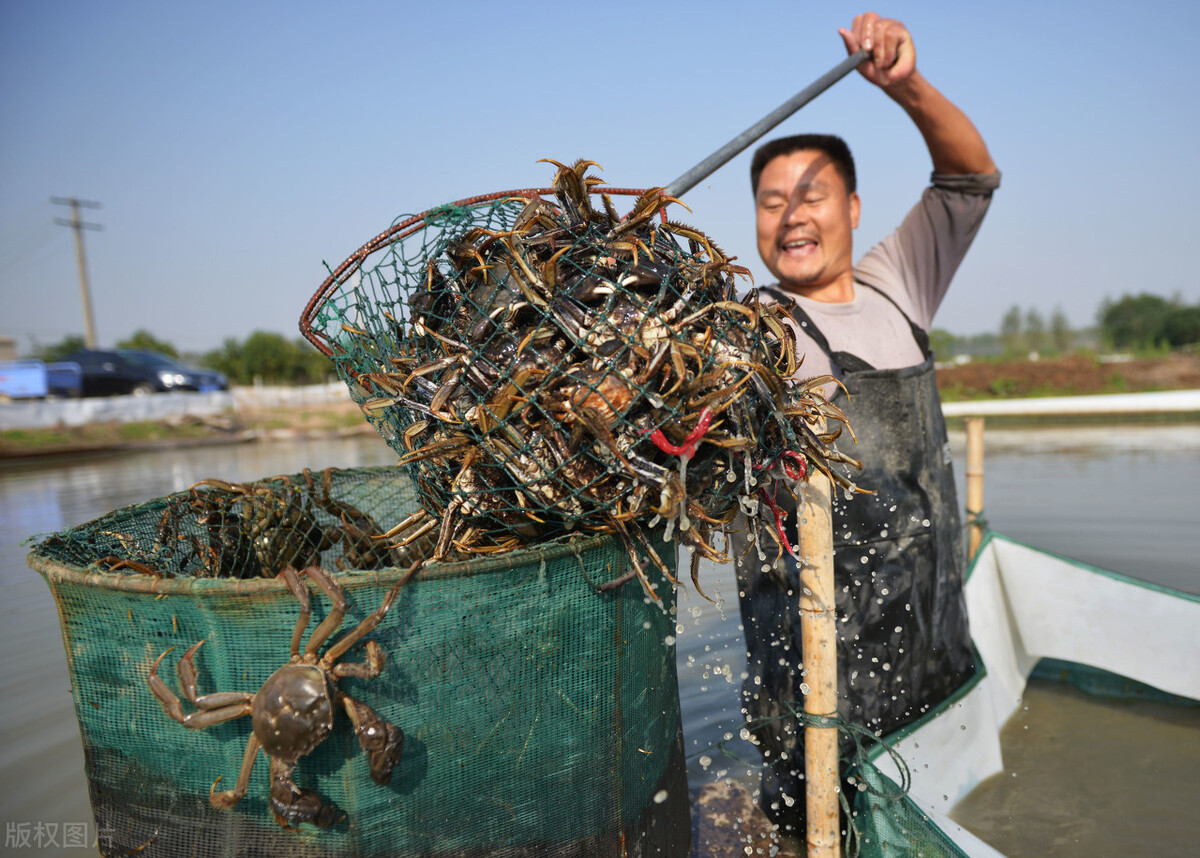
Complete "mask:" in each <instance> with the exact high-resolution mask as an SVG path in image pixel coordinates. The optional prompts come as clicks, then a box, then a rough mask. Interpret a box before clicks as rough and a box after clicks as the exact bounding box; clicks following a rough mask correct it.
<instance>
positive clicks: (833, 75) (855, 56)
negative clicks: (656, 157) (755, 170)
mask: <svg viewBox="0 0 1200 858" xmlns="http://www.w3.org/2000/svg"><path fill="white" fill-rule="evenodd" d="M869 56H870V53H868V52H867V51H866V50H863V49H861V48H860V49H859V50H857V51H855V52H854V53H852V54H851V55H850V56H848V57H846V58H845V59H844V60H842V61H841V62H840V63H838V64H837V65H836V66H834V67H833V68H831V69H830V70H829V71H827V72H825V74H823V75H821V76H820V77H819V78H817V79H816V80H814V81H813V82H812V83H810V84H809V85H808V86H806V87H805V88H804V89H802V90H800V91H799V92H798V93H796V94H795V95H793V96H792V97H791V98H789V99H788V100H787V101H785V102H784V103H783V104H781V105H779V106H778V107H776V108H775V109H774V110H772V111H771V112H770V113H768V114H767V115H766V116H764V117H763V118H762V119H760V120H758V122H755V123H754V124H753V125H751V126H750V127H749V128H747V129H746V130H745V131H743V132H742V133H741V134H739V135H738V136H737V137H734V138H733V139H732V140H730V141H729V142H728V143H726V144H725V145H724V146H722V147H721V148H720V149H718V150H717V151H716V152H713V153H712V154H711V155H709V156H708V157H707V158H705V159H704V160H703V161H701V162H700V163H699V164H697V165H696V166H695V167H692V169H690V170H688V171H687V172H686V173H684V174H683V175H682V176H680V177H679V178H678V179H676V180H675V181H673V182H671V184H669V185H667V189H666V194H667V196H669V197H681V196H683V195H684V194H685V193H687V192H688V191H690V190H691V189H692V188H694V187H696V185H698V184H700V183H701V182H703V181H704V180H705V179H707V178H708V177H709V176H711V175H712V174H713V173H715V172H716V171H717V170H719V169H720V168H721V167H723V166H724V165H725V164H726V162H728V161H729V160H730V159H732V158H733V157H734V156H735V155H737V154H738V153H739V152H741V151H742V150H743V149H745V148H746V147H747V146H749V145H750V144H751V143H753V142H754V141H755V140H757V139H758V138H759V137H762V136H763V135H764V134H766V133H767V132H768V131H770V130H771V129H772V128H774V127H775V126H776V125H778V124H779V123H780V122H783V120H785V119H787V118H788V117H789V116H791V115H792V114H793V113H795V112H796V111H797V110H799V109H800V108H801V107H803V106H804V105H806V104H808V103H809V102H810V101H812V100H813V99H814V98H816V97H817V96H818V95H820V94H821V93H823V92H824V91H825V90H827V89H829V87H831V86H833V85H834V84H835V83H837V82H838V81H839V80H841V79H842V78H844V77H845V76H846V75H848V74H850V72H852V71H854V69H856V68H858V67H859V65H860V64H861V63H862V61H863V60H865V59H866V58H867V57H869Z"/></svg>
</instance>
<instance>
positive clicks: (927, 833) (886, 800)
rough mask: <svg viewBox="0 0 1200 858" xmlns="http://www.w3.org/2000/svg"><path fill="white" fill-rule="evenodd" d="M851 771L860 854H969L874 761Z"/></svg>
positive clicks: (943, 857) (927, 857) (881, 857)
mask: <svg viewBox="0 0 1200 858" xmlns="http://www.w3.org/2000/svg"><path fill="white" fill-rule="evenodd" d="M851 771H852V776H853V777H854V778H855V780H856V781H857V782H858V783H859V784H860V787H859V789H858V790H857V791H856V793H855V796H854V799H853V808H854V815H853V826H854V830H855V835H856V840H855V842H854V843H853V844H851V845H852V846H854V847H856V849H857V854H858V856H859V858H968V856H967V853H965V852H963V850H962V849H960V848H959V847H958V845H957V844H955V842H954V841H953V840H951V839H950V838H949V837H948V836H947V835H946V833H945V832H944V831H942V829H941V828H939V827H938V826H937V824H936V823H934V822H933V820H931V819H930V818H929V815H928V814H926V813H925V812H924V811H923V810H921V808H919V807H918V806H917V805H916V804H914V803H913V801H912V800H911V799H909V798H908V797H907V796H906V795H905V793H904V790H903V789H901V788H900V787H899V786H897V785H896V783H895V782H894V781H892V780H891V779H890V778H889V777H888V776H887V775H885V774H883V773H882V772H880V771H879V770H878V769H877V768H875V767H874V766H872V765H870V764H866V765H863V766H861V767H856V768H854V769H852V770H851Z"/></svg>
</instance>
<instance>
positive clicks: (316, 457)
mask: <svg viewBox="0 0 1200 858" xmlns="http://www.w3.org/2000/svg"><path fill="white" fill-rule="evenodd" d="M952 442H953V443H954V444H955V445H956V446H955V456H956V459H957V461H958V463H960V464H959V467H958V470H959V472H960V473H959V478H960V479H961V470H962V468H961V462H962V460H963V452H962V438H961V436H952ZM988 444H989V446H988V457H987V462H986V470H987V477H986V498H985V515H986V518H987V519H988V521H989V522H990V524H991V526H992V527H994V528H995V529H996V530H998V531H1000V532H1002V533H1005V534H1007V535H1009V536H1012V537H1015V538H1017V539H1020V540H1023V541H1025V542H1028V543H1030V544H1033V545H1036V546H1039V547H1042V548H1046V549H1049V550H1051V551H1055V552H1058V553H1061V554H1064V555H1067V556H1071V557H1076V558H1079V559H1081V560H1084V561H1086V562H1089V563H1093V564H1095V565H1097V566H1101V567H1103V568H1107V569H1111V570H1113V571H1117V572H1123V573H1126V574H1129V575H1132V576H1134V577H1140V578H1144V579H1146V580H1151V581H1154V582H1155V583H1159V584H1165V585H1167V586H1171V587H1175V588H1178V589H1182V590H1187V591H1190V592H1200V571H1198V569H1200V565H1198V564H1197V563H1196V559H1195V558H1196V557H1197V556H1200V532H1198V531H1197V529H1196V527H1195V522H1197V521H1200V427H1195V426H1167V427H1125V428H1123V429H1121V430H1120V431H1119V432H1114V431H1112V430H1108V429H1105V428H1104V427H1085V429H1081V430H1043V429H1032V430H1005V431H990V430H989V433H988ZM394 461H395V455H394V454H393V453H392V452H391V450H390V449H388V448H387V446H386V445H384V444H383V442H382V441H380V440H378V439H375V438H373V437H363V438H352V439H344V440H337V441H296V442H278V443H272V444H249V445H237V446H230V447H200V448H190V449H185V450H178V451H156V452H145V453H136V454H129V453H122V454H119V455H106V456H91V457H85V458H76V459H71V460H64V461H55V462H50V463H48V462H40V463H26V464H23V465H21V466H19V467H12V468H5V469H4V470H3V471H0V551H2V552H3V553H2V554H0V574H2V576H3V578H2V580H3V586H4V591H5V599H4V600H3V601H2V602H0V636H2V638H0V760H3V771H4V772H5V778H4V787H3V790H4V809H5V810H4V817H5V822H6V828H7V830H8V832H10V833H11V832H16V833H17V836H18V837H20V836H23V835H22V832H23V833H25V834H28V838H27V840H26V841H25V842H28V843H29V845H30V846H31V847H33V846H35V845H38V844H37V843H36V837H37V836H38V832H39V831H40V836H41V837H42V838H43V839H42V841H41V843H40V847H41V849H40V851H39V852H38V854H39V855H47V856H54V855H64V856H71V855H78V854H82V853H80V852H79V851H78V849H76V848H70V847H64V846H62V842H63V834H64V833H65V831H66V829H65V828H64V826H68V825H74V826H78V825H80V824H82V825H85V826H86V828H87V832H88V845H89V846H90V845H91V844H92V843H93V842H94V841H95V839H96V835H97V831H96V829H95V823H94V822H93V820H92V815H91V809H90V806H89V803H88V799H87V789H86V784H85V782H84V777H83V753H82V749H81V747H80V741H79V733H78V729H77V727H76V723H75V715H74V710H73V703H72V701H71V696H70V687H69V683H68V679H67V673H66V664H65V658H64V654H63V648H62V638H61V636H60V633H59V628H58V618H57V615H56V612H55V608H54V603H53V600H52V599H51V597H50V593H49V590H48V589H47V587H46V585H45V583H44V582H43V581H42V580H41V578H40V576H38V575H37V574H36V573H34V572H32V571H31V570H30V569H29V568H28V567H27V566H26V565H25V555H26V553H27V552H28V548H27V547H24V546H22V545H21V544H20V543H21V541H22V540H23V539H25V538H26V537H28V536H30V535H32V534H37V533H46V532H50V531H54V530H58V529H62V528H65V527H70V526H73V525H76V524H79V523H81V522H83V521H86V520H89V519H91V518H95V517H97V516H99V515H102V514H104V513H107V512H109V511H111V510H113V509H116V508H118V507H122V506H126V505H129V504H133V503H140V502H143V501H145V500H148V499H150V498H153V497H157V496H160V495H163V494H167V493H169V492H173V491H178V490H182V489H185V488H187V487H188V486H189V485H191V484H192V483H194V482H196V481H197V480H200V479H203V478H205V477H220V478H222V479H228V480H234V481H243V480H252V479H258V478H261V477H266V476H271V475H274V474H280V473H292V472H296V471H298V470H300V469H301V468H303V467H309V468H314V469H320V468H325V467H329V466H335V467H355V466H367V465H385V464H390V463H392V462H394ZM961 494H962V486H961V483H960V497H961ZM682 563H683V564H686V559H684V560H683V561H682ZM701 584H702V585H703V586H704V589H705V592H707V593H708V594H709V595H710V596H712V597H713V598H714V599H716V600H717V601H716V604H713V603H709V602H707V601H705V600H704V599H703V598H701V597H700V596H699V595H698V594H696V593H695V592H694V591H691V590H688V591H687V592H685V593H683V594H681V596H680V599H679V609H678V610H679V614H678V617H677V641H678V661H679V673H680V695H681V700H682V708H683V719H684V732H685V736H686V741H687V753H688V756H689V759H688V775H689V780H690V781H691V783H692V784H693V785H696V784H699V783H703V782H705V781H711V780H715V779H719V778H725V777H730V778H734V779H736V780H739V781H742V782H744V783H747V784H749V783H752V782H753V779H754V772H755V768H754V767H755V765H756V763H757V754H756V752H755V751H754V750H753V748H751V747H750V746H749V744H748V743H746V742H744V741H742V740H741V739H740V738H739V733H740V731H741V728H742V720H741V716H740V713H739V710H738V689H739V687H740V684H741V681H742V672H743V670H744V667H745V664H744V655H743V651H742V638H741V631H740V627H739V623H740V618H739V614H738V607H737V594H736V590H735V588H734V587H733V585H732V572H731V570H730V569H728V568H727V567H726V568H720V569H710V570H706V572H705V576H704V577H703V578H702V580H701ZM1050 693H1051V694H1055V693H1058V692H1056V691H1054V690H1053V689H1051V691H1050ZM1044 708H1046V707H1044V706H1041V705H1039V706H1038V707H1037V708H1036V709H1035V708H1034V706H1033V705H1032V704H1030V711H1029V712H1028V713H1023V714H1024V715H1026V716H1027V718H1028V719H1029V720H1028V722H1026V723H1029V726H1030V730H1025V729H1023V726H1024V724H1022V729H1019V730H1017V731H1016V732H1017V733H1018V734H1019V735H1016V736H1009V735H1007V734H1006V738H1005V741H1006V750H1005V753H1006V754H1009V753H1010V751H1009V744H1011V743H1013V742H1015V743H1017V745H1022V744H1025V745H1029V746H1030V747H1031V748H1032V749H1033V750H1031V751H1030V753H1031V754H1032V756H1034V757H1038V756H1040V755H1041V754H1040V751H1039V750H1037V748H1038V745H1037V744H1036V743H1037V742H1041V741H1044V740H1043V739H1042V738H1038V737H1039V736H1040V733H1039V732H1038V731H1035V730H1034V729H1033V724H1032V722H1033V720H1035V719H1037V718H1039V717H1040V715H1039V714H1038V711H1037V710H1040V709H1044ZM1093 720H1095V719H1093V718H1091V717H1090V716H1084V717H1082V718H1079V719H1077V720H1076V723H1074V724H1073V726H1072V729H1071V730H1070V731H1069V734H1068V735H1069V737H1070V742H1071V743H1076V744H1078V745H1080V747H1083V748H1086V749H1087V750H1088V751H1089V752H1090V753H1091V756H1092V757H1093V758H1094V759H1095V760H1096V762H1097V765H1110V764H1112V765H1118V766H1120V765H1124V764H1123V763H1121V762H1120V759H1119V758H1118V757H1117V756H1116V755H1115V744H1114V743H1116V742H1117V740H1116V739H1115V738H1114V736H1113V735H1112V734H1110V733H1108V732H1105V731H1104V730H1101V729H1100V728H1099V727H1093V726H1092V721H1093ZM1171 729H1172V730H1174V729H1175V727H1174V725H1172V728H1171ZM1009 732H1010V733H1011V732H1013V730H1012V727H1011V725H1010V730H1009ZM1149 733H1150V735H1149V737H1148V739H1147V740H1146V743H1145V744H1144V745H1141V744H1139V747H1141V749H1142V751H1141V752H1142V753H1143V754H1144V755H1146V756H1147V757H1150V758H1154V759H1159V758H1163V757H1164V755H1170V754H1172V753H1174V750H1175V747H1174V742H1175V738H1173V737H1174V736H1175V733H1174V732H1171V731H1167V730H1164V731H1161V734H1160V735H1157V736H1156V735H1155V731H1153V730H1151V731H1149ZM1168 733H1170V735H1169V736H1168V735H1167V734H1168ZM1030 734H1032V735H1033V737H1034V738H1033V740H1032V744H1031V740H1030ZM1192 735H1195V734H1194V733H1193V734H1192ZM1141 741H1142V740H1141V739H1139V743H1140V742H1141ZM1168 743H1170V744H1171V747H1167V744H1168ZM1097 749H1101V751H1102V752H1097ZM1012 753H1013V754H1014V755H1015V754H1017V753H1019V752H1018V751H1013V752H1012ZM729 754H732V755H733V756H730V755H729ZM1013 758H1014V759H1015V758H1016V757H1015V756H1014V757H1013ZM1165 758H1167V759H1171V757H1169V756H1165ZM1105 761H1110V762H1107V763H1106V762H1105ZM1072 765H1074V763H1072ZM1192 768H1195V766H1194V765H1193V766H1192ZM1084 776H1085V778H1086V782H1087V783H1088V784H1089V785H1090V786H1089V790H1091V791H1093V792H1094V791H1095V790H1096V789H1098V788H1099V787H1098V785H1103V787H1104V789H1106V790H1109V789H1111V790H1113V793H1112V798H1110V799H1105V802H1106V803H1105V804H1103V805H1102V806H1103V807H1105V810H1104V811H1103V812H1102V814H1101V815H1103V816H1106V817H1111V816H1112V815H1113V814H1114V813H1115V812H1116V811H1115V810H1113V808H1115V807H1118V806H1121V805H1126V806H1128V805H1130V804H1131V803H1133V805H1134V807H1136V806H1137V805H1136V802H1135V801H1134V799H1135V798H1136V797H1135V796H1134V795H1133V794H1132V791H1133V790H1135V789H1137V790H1140V789H1142V787H1140V786H1139V787H1135V786H1133V785H1132V784H1130V785H1129V786H1128V787H1127V786H1125V780H1124V779H1123V777H1122V776H1120V774H1119V773H1114V772H1113V771H1112V770H1111V769H1105V770H1103V771H1101V772H1097V771H1094V770H1085V775H1084ZM1010 780H1011V777H1010ZM1016 780H1020V777H1018V778H1017V779H1016ZM1075 780H1076V779H1075V778H1072V783H1068V784H1066V786H1064V787H1062V788H1064V789H1065V788H1067V787H1072V788H1074V787H1075V786H1077V783H1074V781H1075ZM1170 788H1172V787H1170V786H1169V785H1168V784H1164V785H1163V787H1162V790H1167V789H1170ZM1156 794H1161V793H1154V792H1151V797H1153V796H1154V795H1156ZM1192 794H1194V789H1193V790H1192ZM1110 811H1111V812H1110ZM1134 812H1137V811H1136V810H1135V811H1134ZM1003 813H1005V811H1004V810H1003V809H1001V810H998V811H996V813H995V814H994V817H995V818H996V819H999V820H1001V823H1002V821H1003V820H1002V817H1003ZM1008 814H1009V817H1010V818H1012V817H1018V815H1019V817H1018V818H1021V819H1022V825H1021V828H1022V829H1024V830H1025V833H1027V834H1029V836H1031V837H1036V836H1038V835H1037V830H1038V826H1039V824H1040V823H1039V822H1038V819H1037V818H1033V819H1030V820H1026V819H1025V818H1024V816H1025V813H1024V811H1023V810H1021V809H1020V808H1018V807H1017V806H1016V805H1013V806H1012V807H1011V808H1010V810H1009V811H1008ZM963 821H964V822H965V823H967V824H969V825H971V826H972V827H976V826H977V825H981V824H983V823H976V822H972V820H970V819H964V820H963ZM985 822H986V820H985ZM1103 822H1104V824H1106V825H1113V824H1115V825H1118V826H1120V825H1124V824H1125V823H1122V822H1120V821H1119V819H1118V820H1117V821H1115V822H1114V821H1113V820H1112V819H1111V818H1109V819H1106V820H1103ZM1060 823H1061V820H1047V821H1046V822H1045V824H1044V825H1043V826H1042V836H1044V837H1045V838H1047V839H1046V840H1045V841H1044V842H1047V843H1048V842H1050V838H1052V837H1053V836H1055V835H1054V834H1053V832H1052V831H1051V830H1050V829H1054V828H1055V826H1058V825H1060ZM39 824H40V825H41V828H40V829H39V828H38V826H39ZM998 824H1000V823H998ZM1130 824H1131V825H1132V824H1133V823H1130ZM52 825H53V826H54V831H55V839H54V840H53V841H52V840H50V839H49V831H50V826H52ZM18 826H20V827H18ZM1185 828H1186V826H1185ZM72 831H73V832H77V831H78V828H73V829H72ZM1185 833H1187V832H1185ZM1101 839H1103V838H1101ZM1189 842H1190V840H1189ZM9 845H10V846H11V845H12V842H11V841H10V844H9ZM1060 854H1068V853H1067V852H1063V853H1060ZM1092 854H1103V853H1100V852H1094V853H1092ZM1109 854H1114V855H1115V854H1129V853H1128V852H1126V851H1113V852H1111V853H1109Z"/></svg>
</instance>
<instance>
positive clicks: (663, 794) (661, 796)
mask: <svg viewBox="0 0 1200 858" xmlns="http://www.w3.org/2000/svg"><path fill="white" fill-rule="evenodd" d="M666 800H667V791H666V790H665V789H660V790H659V791H658V792H656V793H655V794H654V803H655V804H662V803H663V802H664V801H666Z"/></svg>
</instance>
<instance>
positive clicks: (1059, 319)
mask: <svg viewBox="0 0 1200 858" xmlns="http://www.w3.org/2000/svg"><path fill="white" fill-rule="evenodd" d="M1050 344H1051V346H1052V347H1053V348H1054V351H1056V352H1057V353H1058V354H1060V355H1065V354H1067V353H1068V352H1069V351H1071V346H1073V345H1074V344H1075V335H1074V333H1073V332H1072V331H1071V323H1070V322H1068V321H1067V314H1066V313H1064V312H1063V309H1062V307H1055V308H1054V314H1053V315H1052V316H1050Z"/></svg>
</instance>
